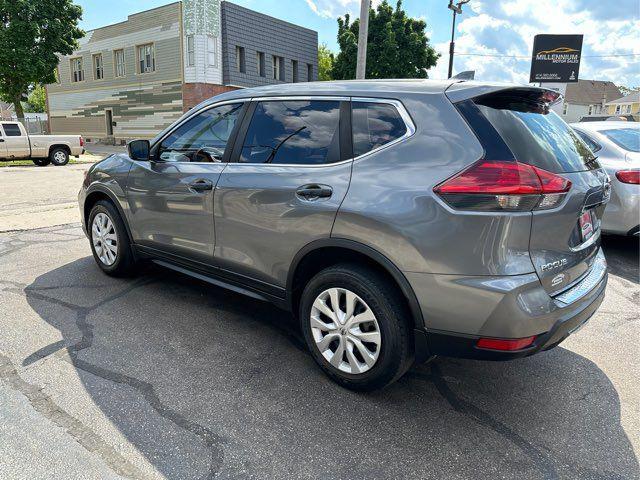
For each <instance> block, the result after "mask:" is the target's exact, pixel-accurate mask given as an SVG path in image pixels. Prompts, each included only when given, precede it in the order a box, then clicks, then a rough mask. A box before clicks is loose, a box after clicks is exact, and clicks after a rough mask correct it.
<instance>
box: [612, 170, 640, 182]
mask: <svg viewBox="0 0 640 480" xmlns="http://www.w3.org/2000/svg"><path fill="white" fill-rule="evenodd" d="M616 178H617V179H618V180H620V181H621V182H622V183H633V184H635V185H638V184H640V170H619V171H617V172H616Z"/></svg>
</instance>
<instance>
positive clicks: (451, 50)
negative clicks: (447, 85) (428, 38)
mask: <svg viewBox="0 0 640 480" xmlns="http://www.w3.org/2000/svg"><path fill="white" fill-rule="evenodd" d="M465 3H469V0H460V1H459V2H458V3H456V4H455V5H454V4H453V0H449V10H453V23H452V24H451V42H450V43H449V76H448V77H447V78H451V77H452V76H453V53H454V51H455V47H456V42H455V41H454V38H455V33H456V15H458V14H462V5H464V4H465Z"/></svg>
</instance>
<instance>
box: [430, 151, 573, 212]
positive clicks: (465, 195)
mask: <svg viewBox="0 0 640 480" xmlns="http://www.w3.org/2000/svg"><path fill="white" fill-rule="evenodd" d="M570 188H571V182H570V181H569V180H567V179H566V178H563V177H561V176H560V175H556V174H555V173H551V172H547V171H546V170H542V169H541V168H537V167H534V166H532V165H527V164H525V163H520V162H516V161H513V160H511V161H503V160H479V161H478V162H476V163H474V164H473V165H471V166H470V167H469V168H467V169H465V170H463V171H461V172H460V173H458V174H456V175H454V176H453V177H451V178H449V179H448V180H446V181H444V182H443V183H441V184H440V185H438V186H436V187H435V188H434V192H436V193H437V194H438V195H440V197H442V198H443V199H444V200H445V201H446V202H447V203H448V204H449V205H450V206H452V207H454V208H459V209H464V210H485V211H496V210H497V211H500V210H510V211H514V210H515V211H529V210H534V209H535V210H539V209H548V208H553V207H555V206H557V205H558V204H559V203H560V202H561V201H562V199H563V198H564V195H565V194H566V193H567V192H568V191H569V189H570Z"/></svg>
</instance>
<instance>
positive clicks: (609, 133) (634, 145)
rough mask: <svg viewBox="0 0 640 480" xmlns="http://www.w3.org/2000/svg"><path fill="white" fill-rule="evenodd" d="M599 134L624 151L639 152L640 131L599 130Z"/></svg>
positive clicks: (633, 129) (622, 129) (631, 129)
mask: <svg viewBox="0 0 640 480" xmlns="http://www.w3.org/2000/svg"><path fill="white" fill-rule="evenodd" d="M600 133H602V134H603V135H605V136H606V137H607V138H608V139H609V140H611V141H612V142H613V143H615V144H616V145H618V146H619V147H622V148H624V149H625V150H629V151H630V152H640V129H638V128H619V129H615V130H601V131H600Z"/></svg>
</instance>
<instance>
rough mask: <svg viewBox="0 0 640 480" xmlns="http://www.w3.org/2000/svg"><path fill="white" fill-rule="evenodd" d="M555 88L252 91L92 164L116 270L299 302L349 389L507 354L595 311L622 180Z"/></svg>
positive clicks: (548, 340)
mask: <svg viewBox="0 0 640 480" xmlns="http://www.w3.org/2000/svg"><path fill="white" fill-rule="evenodd" d="M557 99H558V94H557V93H555V92H553V91H549V90H545V89H542V88H535V87H528V86H515V85H504V84H485V83H474V82H463V81H456V80H450V81H444V82H438V81H424V80H419V81H414V80H397V81H353V82H326V83H306V84H298V83H296V84H290V85H276V86H267V87H260V88H255V89H245V90H237V91H234V92H229V93H225V94H223V95H219V96H216V97H214V98H212V99H210V100H207V101H205V102H204V103H202V104H200V105H198V106H197V107H195V108H193V109H192V110H190V111H189V112H187V113H186V114H185V115H184V116H183V117H182V118H180V119H179V120H178V121H176V122H175V123H174V124H173V125H171V126H170V127H168V128H167V129H165V130H164V131H162V132H161V133H160V134H159V135H158V136H157V137H155V138H154V139H153V140H151V141H147V140H135V141H133V142H131V143H130V144H129V145H128V154H126V155H124V154H121V155H112V156H110V157H108V158H106V159H104V160H103V161H101V162H99V163H97V164H95V165H93V166H92V167H91V168H90V169H89V171H88V172H87V175H86V178H85V181H84V183H83V186H82V189H81V191H80V194H79V202H80V211H81V213H82V224H83V226H84V228H85V231H86V233H87V236H88V237H89V240H90V245H91V248H92V250H93V256H94V257H95V260H96V262H97V264H98V265H99V267H100V268H101V269H102V270H103V271H104V272H105V273H107V274H109V275H125V274H130V273H131V272H132V270H134V267H135V265H136V263H138V262H139V261H141V260H144V259H148V260H151V261H153V262H154V263H156V264H158V265H161V266H163V267H167V268H169V269H173V270H175V271H177V272H181V273H183V274H187V275H191V276H193V277H196V278H198V279H201V280H203V281H206V282H210V283H211V284H213V285H216V286H219V287H220V286H221V287H225V288H228V289H230V290H232V291H235V292H239V293H242V294H245V295H248V296H250V297H253V298H256V299H262V300H268V301H271V302H273V303H275V304H276V305H278V306H280V307H282V308H284V309H286V310H289V311H291V312H293V314H294V315H295V316H296V317H297V318H298V319H299V321H300V327H301V330H302V332H303V335H304V338H305V340H306V343H307V345H308V347H309V350H310V352H311V354H312V355H313V358H314V359H315V360H316V362H317V363H318V364H319V365H320V367H321V368H322V369H323V370H324V371H325V372H326V373H327V375H329V377H331V378H332V379H333V380H335V381H336V382H338V383H339V384H341V385H343V386H345V387H348V388H351V389H355V390H371V389H375V388H381V387H383V386H385V385H387V384H389V383H391V382H393V381H394V380H396V379H398V378H399V377H400V376H401V375H402V374H403V373H405V372H406V371H407V369H408V368H409V367H410V366H411V365H412V363H414V362H421V361H425V360H427V359H429V358H431V357H433V356H434V355H449V356H455V357H466V358H477V359H493V360H503V359H512V358H517V357H523V356H526V355H531V354H533V353H536V352H539V351H542V350H547V349H549V348H552V347H554V346H556V345H558V344H559V343H560V342H561V341H562V340H564V339H565V338H566V337H567V336H568V335H569V334H571V333H572V332H573V331H575V330H576V329H578V328H579V327H581V326H582V325H583V324H584V323H585V322H586V321H587V320H588V319H589V317H591V315H593V313H594V312H595V310H596V309H597V308H598V306H599V305H600V303H601V302H602V299H603V297H604V291H605V285H606V282H607V269H606V262H605V259H604V256H603V254H602V250H601V249H600V245H599V243H600V218H601V217H602V213H603V210H604V207H605V204H606V202H607V200H608V198H609V191H610V186H609V179H608V177H607V175H606V174H605V173H604V172H603V170H602V169H601V168H600V166H599V165H598V163H597V161H596V159H595V157H594V156H593V154H592V153H591V151H590V150H589V148H588V147H587V146H586V145H585V144H584V143H583V141H582V140H581V139H580V138H579V137H578V136H577V135H576V134H575V133H574V132H573V131H572V130H571V129H570V128H569V127H568V126H567V125H566V124H565V123H564V122H563V121H562V120H561V119H560V118H559V117H558V116H557V115H556V114H555V113H553V112H551V111H550V109H549V105H550V104H551V103H553V102H555V101H557Z"/></svg>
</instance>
